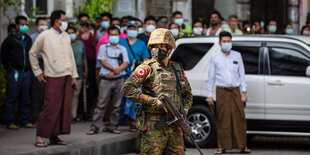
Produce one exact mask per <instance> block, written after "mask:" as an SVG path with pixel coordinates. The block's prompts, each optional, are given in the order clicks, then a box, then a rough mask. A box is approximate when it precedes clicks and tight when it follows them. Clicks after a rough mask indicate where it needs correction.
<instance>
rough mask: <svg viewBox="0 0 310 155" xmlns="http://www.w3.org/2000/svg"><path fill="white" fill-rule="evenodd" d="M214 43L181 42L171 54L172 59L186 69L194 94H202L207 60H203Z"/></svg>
mask: <svg viewBox="0 0 310 155" xmlns="http://www.w3.org/2000/svg"><path fill="white" fill-rule="evenodd" d="M213 45H214V43H212V42H208V43H181V44H180V45H178V47H177V48H176V50H175V51H174V52H173V54H172V56H171V61H174V62H178V63H180V64H181V65H182V67H183V69H184V70H185V74H186V76H187V79H188V80H189V82H190V85H191V88H192V93H193V94H194V95H201V92H202V87H201V83H202V81H203V80H202V79H203V76H204V75H205V73H204V72H203V70H204V68H205V67H204V66H205V62H204V61H201V60H202V59H203V58H204V56H205V55H206V54H207V53H208V52H209V51H210V50H211V48H212V47H213ZM196 66H197V67H196ZM205 94H206V93H205ZM202 95H203V94H202Z"/></svg>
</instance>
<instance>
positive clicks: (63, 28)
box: [57, 21, 68, 31]
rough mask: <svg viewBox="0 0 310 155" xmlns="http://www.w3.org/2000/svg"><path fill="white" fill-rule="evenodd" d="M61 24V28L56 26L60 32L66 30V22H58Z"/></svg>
mask: <svg viewBox="0 0 310 155" xmlns="http://www.w3.org/2000/svg"><path fill="white" fill-rule="evenodd" d="M60 22H61V26H58V25H57V26H58V27H59V29H60V30H61V31H66V29H67V28H68V22H64V21H60Z"/></svg>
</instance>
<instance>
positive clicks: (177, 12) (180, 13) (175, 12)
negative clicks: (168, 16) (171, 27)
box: [172, 11, 183, 17]
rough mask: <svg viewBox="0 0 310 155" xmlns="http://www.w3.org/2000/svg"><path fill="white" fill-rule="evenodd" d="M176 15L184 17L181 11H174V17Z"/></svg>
mask: <svg viewBox="0 0 310 155" xmlns="http://www.w3.org/2000/svg"><path fill="white" fill-rule="evenodd" d="M176 15H182V16H183V14H182V12H181V11H174V12H173V13H172V17H175V16H176Z"/></svg>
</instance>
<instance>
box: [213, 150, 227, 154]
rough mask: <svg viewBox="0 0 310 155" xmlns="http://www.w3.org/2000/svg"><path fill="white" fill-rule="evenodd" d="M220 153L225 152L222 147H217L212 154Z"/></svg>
mask: <svg viewBox="0 0 310 155" xmlns="http://www.w3.org/2000/svg"><path fill="white" fill-rule="evenodd" d="M222 153H225V150H223V149H217V150H216V151H215V152H214V154H222Z"/></svg>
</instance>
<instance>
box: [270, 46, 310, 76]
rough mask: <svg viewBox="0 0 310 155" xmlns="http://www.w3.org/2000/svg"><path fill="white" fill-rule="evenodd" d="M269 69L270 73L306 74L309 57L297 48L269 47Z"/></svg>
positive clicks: (309, 63)
mask: <svg viewBox="0 0 310 155" xmlns="http://www.w3.org/2000/svg"><path fill="white" fill-rule="evenodd" d="M269 59H270V70H271V74H272V75H286V76H306V69H307V67H308V66H309V65H310V57H309V56H307V55H305V54H303V53H302V52H301V51H299V50H297V49H291V48H281V47H271V48H269Z"/></svg>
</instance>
